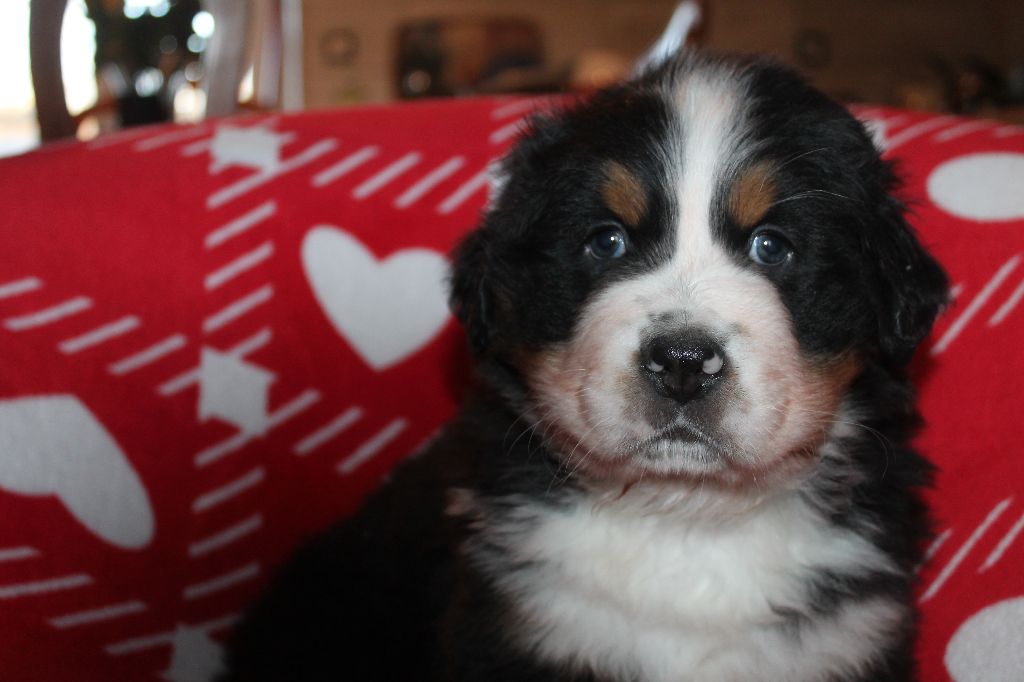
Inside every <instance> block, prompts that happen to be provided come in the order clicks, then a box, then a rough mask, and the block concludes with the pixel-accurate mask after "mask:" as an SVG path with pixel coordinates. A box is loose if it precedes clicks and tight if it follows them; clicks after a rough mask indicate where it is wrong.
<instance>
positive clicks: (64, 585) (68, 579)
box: [0, 573, 92, 599]
mask: <svg viewBox="0 0 1024 682" xmlns="http://www.w3.org/2000/svg"><path fill="white" fill-rule="evenodd" d="M91 583H92V576H88V575H86V574H84V573H75V574H74V575H65V576H61V577H59V578H48V579H46V580H36V581H33V582H30V583H17V584H14V585H0V599H16V598H18V597H28V596H32V595H36V594H45V593H47V592H57V591H59V590H72V589H75V588H76V587H84V586H85V585H89V584H91Z"/></svg>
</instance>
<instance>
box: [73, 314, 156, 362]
mask: <svg viewBox="0 0 1024 682" xmlns="http://www.w3.org/2000/svg"><path fill="white" fill-rule="evenodd" d="M141 325H142V321H141V320H139V318H137V317H135V316H134V315H126V316H125V317H122V318H121V319H119V320H114V321H113V322H109V323H107V324H105V325H102V326H100V327H97V328H96V329H93V330H92V331H88V332H86V333H84V334H80V335H78V336H75V337H72V338H70V339H65V340H64V341H61V342H60V343H58V344H57V348H59V349H60V352H61V353H64V354H65V355H73V354H75V353H80V352H82V351H83V350H85V349H87V348H92V347H93V346H98V345H100V344H101V343H105V342H106V341H109V340H111V339H116V338H117V337H119V336H124V335H125V334H127V333H128V332H131V331H134V330H136V329H138V328H139V327H140V326H141Z"/></svg>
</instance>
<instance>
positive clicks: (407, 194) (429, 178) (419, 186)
mask: <svg viewBox="0 0 1024 682" xmlns="http://www.w3.org/2000/svg"><path fill="white" fill-rule="evenodd" d="M465 163H466V159H465V158H463V157H461V156H453V157H452V158H450V159H448V160H447V161H445V162H444V163H442V164H441V165H440V166H438V167H437V168H435V169H434V170H432V171H430V172H429V173H427V174H426V175H424V176H423V177H422V178H421V179H420V180H419V181H418V182H416V183H415V184H414V185H412V186H411V187H410V188H409V189H407V190H405V191H404V192H402V194H401V195H399V197H398V198H397V199H395V208H409V207H410V206H412V205H413V204H415V203H416V202H417V201H419V200H420V198H421V197H422V196H423V195H424V194H426V193H427V192H429V191H430V190H432V189H434V187H437V186H438V185H439V184H441V183H442V182H444V181H445V180H447V179H448V177H449V176H451V175H452V174H453V173H455V172H456V171H458V170H459V169H460V168H462V166H463V165H465Z"/></svg>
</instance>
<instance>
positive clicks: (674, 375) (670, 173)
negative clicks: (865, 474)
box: [453, 55, 946, 480]
mask: <svg viewBox="0 0 1024 682" xmlns="http://www.w3.org/2000/svg"><path fill="white" fill-rule="evenodd" d="M500 173H501V176H502V177H501V190H500V193H499V195H498V196H497V197H495V198H494V199H493V200H492V204H491V207H490V208H489V210H488V212H487V214H486V216H485V219H484V221H483V225H482V226H481V227H480V228H479V229H478V230H477V231H476V232H474V233H473V234H471V235H470V236H469V237H468V238H467V239H466V240H465V241H464V242H463V244H462V245H461V246H460V248H459V249H458V250H457V251H456V254H455V273H454V277H453V304H454V308H455V310H456V313H457V315H458V316H459V317H460V319H461V320H462V322H463V324H464V325H465V327H466V329H467V332H468V334H469V336H470V339H471V342H472V344H473V346H474V348H475V349H476V350H477V351H478V353H479V355H480V357H481V360H482V362H483V363H484V366H485V368H486V367H490V368H502V370H503V371H504V376H505V377H507V378H506V379H503V380H502V382H503V383H505V384H506V385H505V386H504V387H505V388H506V389H509V390H513V391H514V393H515V395H516V397H517V398H518V399H520V400H521V401H522V402H521V405H520V407H521V408H522V409H524V410H525V411H526V412H528V413H529V414H530V416H531V417H533V418H534V419H536V420H540V421H542V422H543V424H544V427H543V428H544V432H545V433H546V434H547V437H548V439H549V440H550V441H551V442H552V443H553V444H554V446H555V448H554V449H555V450H556V451H558V452H561V453H562V455H563V456H564V457H566V458H575V459H576V460H578V462H576V463H575V464H574V466H577V465H578V467H579V470H580V471H581V472H582V473H583V475H589V476H593V477H609V478H613V479H616V480H620V479H625V480H628V479H631V478H636V477H639V476H640V475H641V474H645V475H655V476H664V477H700V478H703V479H706V478H716V477H717V478H721V479H723V480H752V479H754V478H756V477H757V476H759V475H761V474H764V473H766V472H770V471H785V470H787V468H788V466H790V465H794V464H797V465H799V464H800V463H801V462H807V461H809V460H813V454H814V453H815V452H816V450H817V448H818V446H819V445H820V444H821V442H822V439H823V437H824V434H825V432H826V431H827V430H828V427H829V425H830V424H831V423H832V420H833V419H834V417H835V413H836V411H837V409H838V408H839V406H840V403H841V401H842V399H843V396H844V394H845V393H846V391H847V389H848V388H849V386H850V384H851V382H852V381H853V380H854V379H855V378H856V377H857V376H858V375H859V374H860V373H861V372H862V371H863V369H864V367H865V366H866V365H867V364H869V363H874V364H878V365H881V366H884V367H887V368H889V369H890V370H897V371H898V370H899V368H901V367H902V366H903V365H904V364H905V363H906V362H907V361H908V359H909V357H910V355H911V354H912V352H913V350H914V348H915V346H916V345H917V344H918V343H919V342H920V341H921V339H922V338H923V337H924V336H925V334H927V332H928V330H929V329H930V327H931V324H932V322H933V320H934V318H935V316H936V314H937V313H938V311H939V309H940V307H941V305H942V304H943V302H944V301H945V297H946V279H945V276H944V275H943V273H942V271H941V269H940V268H939V267H938V266H937V265H936V263H935V262H934V261H933V260H932V259H931V257H929V256H928V254H927V253H925V251H924V250H923V249H922V247H921V246H920V244H919V243H918V242H917V240H916V239H915V237H914V236H913V234H912V233H911V231H910V229H909V228H908V226H907V224H906V223H905V222H904V219H903V216H902V211H901V207H900V206H899V204H898V203H897V201H896V200H895V199H894V198H893V197H892V196H891V195H890V190H891V188H892V185H893V178H892V175H891V173H890V170H889V168H888V166H887V165H886V164H885V163H884V162H882V161H881V160H880V158H879V156H878V152H877V151H876V150H875V148H874V146H873V145H872V142H871V140H870V138H869V136H868V135H867V134H866V132H865V131H864V129H863V127H862V126H861V125H860V124H859V123H858V122H857V121H856V120H855V119H854V118H853V117H851V116H850V115H849V113H847V112H846V110H845V109H843V108H842V107H840V106H839V105H837V104H835V103H833V102H832V101H830V100H829V99H827V98H826V97H824V96H823V95H821V94H820V93H818V92H817V91H815V90H814V89H813V88H811V87H810V86H808V85H807V84H806V83H805V82H804V81H803V80H801V79H800V78H799V77H798V76H796V75H795V74H793V73H792V72H790V71H789V70H787V69H785V68H783V67H780V66H777V65H774V64H770V63H765V62H760V61H724V60H719V59H712V58H708V57H703V56H693V55H683V56H680V57H679V58H676V59H673V60H671V61H670V62H668V63H666V64H663V65H661V66H660V67H657V68H656V69H654V70H652V71H650V72H648V73H647V74H645V75H643V76H641V77H640V78H639V79H638V80H636V81H634V82H632V83H628V84H625V85H623V86H620V87H616V88H613V89H611V90H607V91H604V92H602V93H600V94H598V95H596V96H595V97H593V98H591V99H590V100H588V101H587V102H585V103H582V104H580V105H578V106H576V107H575V108H572V109H570V110H569V111H566V112H563V113H561V114H558V115H555V116H550V117H547V118H542V119H538V120H536V121H535V122H534V125H533V129H532V131H531V133H530V134H529V135H527V136H526V137H525V139H524V140H523V141H521V142H520V143H519V144H518V145H517V147H516V148H515V149H513V151H512V152H511V153H510V154H509V155H508V157H507V158H506V159H505V160H504V163H503V166H502V168H501V169H500ZM492 376H496V374H494V373H492Z"/></svg>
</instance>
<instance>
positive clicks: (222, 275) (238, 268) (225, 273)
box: [203, 241, 274, 291]
mask: <svg viewBox="0 0 1024 682" xmlns="http://www.w3.org/2000/svg"><path fill="white" fill-rule="evenodd" d="M273 255H274V242H269V241H268V242H263V243H262V244H260V245H259V246H257V247H256V248H255V249H253V250H252V251H249V252H248V253H244V254H242V255H241V256H239V257H238V258H236V259H234V260H233V261H231V262H230V263H228V264H226V265H224V266H223V267H221V268H218V269H217V270H215V271H214V272H211V273H210V274H209V275H207V276H206V279H204V280H203V286H204V287H205V288H206V290H207V291H212V290H213V289H216V288H217V287H219V286H221V285H223V284H224V283H225V282H228V281H230V280H231V279H233V278H235V277H237V276H238V275H240V274H242V273H243V272H245V271H246V270H251V269H252V268H254V267H256V266H257V265H259V264H260V263H262V262H263V261H265V260H267V259H268V258H270V257H271V256H273Z"/></svg>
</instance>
